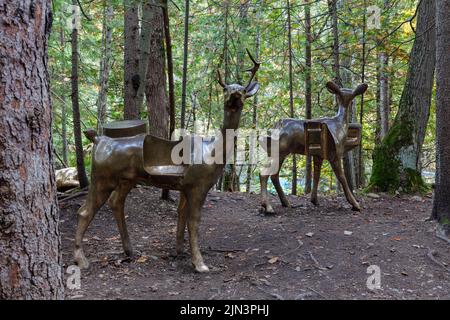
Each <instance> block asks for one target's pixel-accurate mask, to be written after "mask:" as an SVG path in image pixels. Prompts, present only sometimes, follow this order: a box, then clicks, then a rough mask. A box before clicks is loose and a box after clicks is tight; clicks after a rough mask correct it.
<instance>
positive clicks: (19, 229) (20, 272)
mask: <svg viewBox="0 0 450 320" xmlns="http://www.w3.org/2000/svg"><path fill="white" fill-rule="evenodd" d="M51 24H52V16H51V1H50V0H38V1H31V0H27V1H6V2H5V1H3V2H2V5H0V25H1V26H2V28H1V30H0V69H1V70H2V71H1V76H0V77H1V80H0V299H62V298H63V297H64V287H63V282H62V269H61V254H60V247H61V243H60V235H59V231H58V223H59V221H58V220H59V214H58V206H57V200H56V184H55V177H54V173H53V172H54V171H53V165H52V153H51V150H52V136H51V120H52V119H51V116H52V112H51V111H52V110H51V109H52V107H51V102H50V90H49V79H48V71H47V65H48V59H47V41H48V37H49V34H50V29H51Z"/></svg>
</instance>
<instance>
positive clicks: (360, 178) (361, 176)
mask: <svg viewBox="0 0 450 320" xmlns="http://www.w3.org/2000/svg"><path fill="white" fill-rule="evenodd" d="M366 8H367V1H366V0H364V2H363V10H364V12H363V15H362V24H363V25H362V39H361V41H362V52H361V82H362V83H364V82H365V81H366V62H367V53H366V46H367V34H366V33H367V30H366V29H367V28H366V24H367V13H366ZM364 98H365V95H364V94H362V95H361V98H360V99H361V100H360V105H359V123H360V124H361V126H363V125H364V123H363V120H364V118H363V115H364ZM362 140H363V135H362V132H361V143H360V145H359V146H358V147H357V149H356V150H357V152H358V160H357V161H356V163H357V166H358V167H357V170H356V184H357V185H356V186H357V187H359V188H361V187H362V186H364V184H365V169H364V159H363V141H362Z"/></svg>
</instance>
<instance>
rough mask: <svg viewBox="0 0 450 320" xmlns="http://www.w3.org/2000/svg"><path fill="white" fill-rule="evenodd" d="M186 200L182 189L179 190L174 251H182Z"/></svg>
mask: <svg viewBox="0 0 450 320" xmlns="http://www.w3.org/2000/svg"><path fill="white" fill-rule="evenodd" d="M186 209H187V201H186V196H185V195H184V192H183V191H180V202H179V203H178V224H177V243H176V252H177V254H180V253H182V252H183V244H184V231H185V230H186V214H187V212H186V211H187V210H186Z"/></svg>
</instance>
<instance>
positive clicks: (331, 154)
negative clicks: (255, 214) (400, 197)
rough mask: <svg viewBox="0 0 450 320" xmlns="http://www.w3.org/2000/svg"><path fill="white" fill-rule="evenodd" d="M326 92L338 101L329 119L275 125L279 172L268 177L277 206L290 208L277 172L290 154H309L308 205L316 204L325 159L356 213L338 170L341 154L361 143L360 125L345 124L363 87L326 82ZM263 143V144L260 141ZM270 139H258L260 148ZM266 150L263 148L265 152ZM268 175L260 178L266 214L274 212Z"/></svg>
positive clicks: (356, 206)
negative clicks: (311, 165) (311, 166)
mask: <svg viewBox="0 0 450 320" xmlns="http://www.w3.org/2000/svg"><path fill="white" fill-rule="evenodd" d="M327 89H328V91H329V92H331V93H333V94H334V95H336V98H337V102H338V107H339V109H338V113H337V114H336V116H334V117H332V118H320V119H314V120H298V119H283V120H281V121H279V122H278V123H277V125H276V126H275V129H279V130H280V136H279V141H278V142H279V169H278V172H277V173H276V174H274V175H271V176H270V178H271V180H272V183H273V185H274V186H275V189H276V191H277V193H278V196H279V198H280V201H281V204H282V205H283V206H285V207H290V204H289V201H288V199H287V198H286V195H285V194H284V192H283V189H282V187H281V184H280V181H279V170H280V169H281V166H282V164H283V161H284V159H285V158H286V157H287V156H288V155H290V154H302V155H306V154H310V155H311V156H312V157H313V161H314V177H313V178H314V179H313V189H312V193H311V202H312V203H314V204H316V205H317V204H318V201H317V189H318V184H319V179H320V170H321V168H322V162H323V160H328V161H329V162H330V164H331V167H332V168H333V171H334V173H335V174H336V177H337V178H338V180H339V182H340V183H341V185H342V187H343V189H344V192H345V196H346V198H347V201H348V202H349V203H350V204H351V205H352V209H353V210H357V211H360V210H361V208H360V206H359V203H358V202H357V201H356V199H355V197H354V195H353V193H352V192H351V190H350V188H349V187H348V183H347V180H346V178H345V175H344V170H343V168H342V157H343V155H344V153H345V152H347V151H349V150H351V149H353V148H355V147H356V146H358V145H359V144H360V142H361V126H360V125H359V124H349V123H348V113H349V108H351V107H352V101H353V99H354V98H355V97H356V96H358V95H360V94H363V93H364V92H365V91H366V90H367V85H366V84H361V85H359V86H358V87H357V88H356V89H355V90H351V89H345V88H340V87H339V86H338V85H337V84H335V83H334V82H328V83H327ZM264 140H266V141H264ZM270 140H271V138H270V137H265V138H262V140H261V141H260V142H261V143H262V146H263V147H265V148H267V147H266V146H268V145H270V142H271V141H270ZM267 150H268V148H267V149H266V151H267ZM268 179H269V176H268V175H262V174H261V175H260V184H261V204H262V206H263V208H264V210H265V212H266V213H273V212H274V210H273V208H272V206H271V205H270V203H269V200H268V198H267V181H268Z"/></svg>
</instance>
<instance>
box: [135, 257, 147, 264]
mask: <svg viewBox="0 0 450 320" xmlns="http://www.w3.org/2000/svg"><path fill="white" fill-rule="evenodd" d="M147 260H148V257H146V256H140V257H139V259H137V260H136V262H138V263H144V262H146V261H147Z"/></svg>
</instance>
